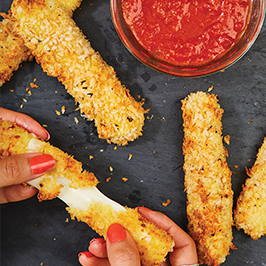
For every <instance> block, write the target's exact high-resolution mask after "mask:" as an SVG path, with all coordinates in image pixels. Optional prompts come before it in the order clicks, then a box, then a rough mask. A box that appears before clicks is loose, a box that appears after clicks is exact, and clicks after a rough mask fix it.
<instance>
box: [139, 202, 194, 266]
mask: <svg viewBox="0 0 266 266" xmlns="http://www.w3.org/2000/svg"><path fill="white" fill-rule="evenodd" d="M138 212H139V213H140V214H141V215H142V216H144V217H145V218H147V219H148V220H150V221H151V222H153V223H155V224H157V225H158V226H159V227H161V228H162V229H164V230H166V231H167V232H168V233H169V234H171V235H172V237H173V239H174V241H175V246H174V251H173V252H172V253H170V254H169V255H170V263H171V265H172V266H174V265H182V264H195V263H197V262H198V257H197V251H196V246H195V243H194V241H193V239H192V238H191V237H190V236H189V235H188V234H187V233H186V232H185V231H183V230H182V229H181V228H180V227H179V226H178V225H176V224H175V223H174V222H173V221H172V220H171V219H170V218H168V217H167V216H166V215H164V214H162V213H160V212H155V211H151V210H148V209H146V208H141V207H140V208H138Z"/></svg>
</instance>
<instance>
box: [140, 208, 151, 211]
mask: <svg viewBox="0 0 266 266" xmlns="http://www.w3.org/2000/svg"><path fill="white" fill-rule="evenodd" d="M137 208H138V209H141V210H146V211H151V209H148V208H146V207H137Z"/></svg>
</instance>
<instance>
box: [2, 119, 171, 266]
mask: <svg viewBox="0 0 266 266" xmlns="http://www.w3.org/2000/svg"><path fill="white" fill-rule="evenodd" d="M0 151H1V158H5V157H8V156H12V155H15V154H24V153H28V152H38V153H42V154H50V155H51V156H53V158H54V159H55V165H54V167H53V169H51V170H49V171H48V172H47V173H46V174H45V175H43V176H42V177H40V178H38V179H37V180H35V181H31V182H30V184H31V185H33V186H35V187H37V188H39V193H38V199H39V201H43V200H51V199H53V198H55V197H59V198H60V199H62V200H63V201H64V202H65V203H66V204H68V205H69V207H67V208H66V209H67V211H68V212H69V213H70V215H71V218H72V219H77V220H78V221H82V222H85V223H86V224H87V225H88V226H90V227H91V228H92V229H93V230H95V231H96V232H97V233H98V234H99V235H100V236H103V237H104V238H106V236H107V230H108V227H109V226H110V225H111V224H113V223H120V224H121V225H122V226H123V227H124V228H125V229H126V230H127V231H128V232H129V233H130V234H131V236H132V237H133V239H134V241H135V243H136V245H137V248H138V250H139V254H140V258H141V265H143V266H155V265H156V266H158V265H161V262H162V261H164V260H165V256H166V255H167V253H168V252H169V251H172V248H173V246H174V241H173V239H172V237H171V235H170V234H168V233H167V232H166V231H165V230H163V229H161V228H159V227H158V226H157V225H156V224H154V223H152V222H150V221H149V220H147V219H146V218H145V217H143V216H141V215H140V214H139V212H138V210H137V208H136V209H132V208H128V207H122V206H121V205H119V204H118V203H116V202H114V201H112V200H110V199H109V198H107V197H105V196H104V195H103V194H102V193H100V191H98V189H97V188H96V186H97V184H98V183H99V181H98V180H97V178H96V177H95V176H94V174H93V173H91V172H88V171H86V170H84V169H83V168H82V164H81V162H78V161H77V160H75V159H74V158H73V157H72V156H70V155H68V154H67V153H64V152H63V151H62V150H60V149H59V148H56V147H54V146H52V145H51V144H50V143H48V142H45V141H42V140H39V139H37V137H36V136H35V135H34V134H30V133H28V132H27V131H26V130H25V129H24V128H22V127H19V126H18V125H16V124H15V123H11V122H7V121H3V120H1V119H0Z"/></svg>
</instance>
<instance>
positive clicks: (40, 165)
mask: <svg viewBox="0 0 266 266" xmlns="http://www.w3.org/2000/svg"><path fill="white" fill-rule="evenodd" d="M54 164H55V161H54V158H53V157H52V156H51V155H49V154H42V155H38V156H34V157H32V158H31V159H30V165H31V170H32V172H33V174H35V175H38V174H42V173H44V172H46V171H48V170H50V169H52V168H53V167H54Z"/></svg>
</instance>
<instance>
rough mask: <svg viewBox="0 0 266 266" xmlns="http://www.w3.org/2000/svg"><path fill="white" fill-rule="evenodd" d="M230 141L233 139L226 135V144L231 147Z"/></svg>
mask: <svg viewBox="0 0 266 266" xmlns="http://www.w3.org/2000/svg"><path fill="white" fill-rule="evenodd" d="M230 139H231V137H230V136H229V135H225V136H224V143H226V144H227V145H229V144H230Z"/></svg>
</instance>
